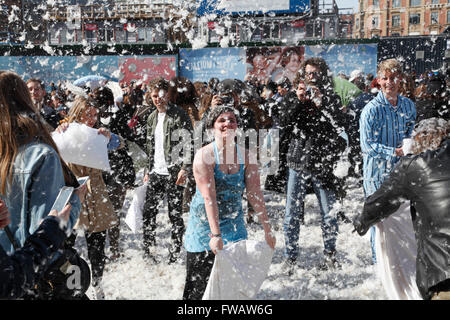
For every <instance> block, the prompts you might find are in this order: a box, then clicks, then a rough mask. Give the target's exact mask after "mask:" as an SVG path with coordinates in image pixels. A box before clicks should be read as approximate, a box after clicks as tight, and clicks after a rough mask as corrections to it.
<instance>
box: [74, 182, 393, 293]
mask: <svg viewBox="0 0 450 320" xmlns="http://www.w3.org/2000/svg"><path fill="white" fill-rule="evenodd" d="M349 180H350V181H349V182H348V183H349V188H348V191H347V197H346V198H345V200H344V202H343V211H344V212H345V214H346V216H347V217H348V218H350V219H352V218H353V217H355V216H356V215H357V214H359V213H360V212H361V210H362V205H363V191H362V187H361V186H360V185H358V183H357V181H356V180H355V179H353V180H352V179H349ZM263 193H264V198H265V200H266V206H267V210H268V213H269V216H270V218H271V223H272V227H273V231H274V233H275V235H276V238H277V244H276V248H275V252H274V256H273V259H272V265H271V267H270V269H269V273H268V275H267V278H266V280H265V281H264V283H263V284H262V286H261V289H260V291H259V293H258V295H257V297H256V299H257V300H328V299H331V300H382V299H387V297H386V295H385V292H384V290H383V287H382V285H381V282H380V280H379V279H378V278H377V275H376V269H375V267H374V265H372V262H371V251H370V240H369V233H367V234H366V235H365V236H364V237H360V236H359V235H358V234H357V233H356V232H355V233H353V232H352V231H353V225H352V224H351V223H346V222H343V221H340V222H339V235H338V238H337V251H338V253H337V257H338V259H339V261H340V263H341V264H342V269H341V270H334V271H320V270H318V268H317V266H318V264H319V263H320V262H321V261H322V258H323V240H322V231H321V227H320V213H319V206H318V203H317V199H316V197H315V195H314V194H309V195H307V197H306V202H305V223H304V225H302V226H301V228H300V248H301V249H300V254H299V258H298V261H297V268H296V270H295V272H294V274H293V275H291V276H288V275H287V274H286V273H285V271H284V269H283V268H282V266H283V260H284V259H283V249H284V235H283V217H284V205H285V201H286V199H285V197H284V196H282V195H280V194H276V193H272V192H267V191H263ZM132 195H133V191H132V190H130V191H129V192H128V193H127V200H126V201H125V204H124V208H123V212H122V221H121V249H122V251H123V256H122V257H121V258H120V259H119V260H117V261H114V262H110V261H108V262H107V263H106V267H105V272H104V277H103V289H104V292H105V299H107V300H116V299H120V300H133V299H139V300H180V299H182V295H183V289H184V282H185V275H186V270H185V269H186V267H185V261H186V251H185V250H184V248H183V249H182V253H181V257H180V259H179V260H178V261H177V262H176V263H174V264H170V265H169V264H168V263H167V261H168V255H169V246H170V234H171V232H170V227H171V224H170V221H169V219H168V215H167V209H165V208H163V209H161V210H160V213H159V215H158V216H157V222H158V228H157V241H158V245H157V246H156V251H155V253H156V258H157V260H158V261H159V263H158V264H152V263H150V262H146V261H144V259H143V250H142V232H139V233H137V234H134V233H133V232H131V230H130V229H129V227H128V226H127V225H126V223H125V222H124V216H125V214H126V209H127V208H128V206H129V202H130V200H131V198H132ZM244 203H245V201H244ZM244 209H245V204H244ZM184 219H185V223H187V214H185V215H184ZM247 230H248V234H249V235H248V238H249V239H255V240H261V241H264V232H263V229H262V227H261V225H260V224H259V223H251V224H248V225H247ZM76 247H77V249H78V250H79V252H80V253H81V255H82V256H83V257H84V258H86V257H87V248H86V243H85V241H84V237H78V238H77V242H76ZM106 250H107V255H108V256H109V255H110V252H109V247H108V244H107V249H106ZM87 294H88V296H89V297H90V298H91V299H95V294H94V291H93V289H92V287H91V288H89V290H88V292H87Z"/></svg>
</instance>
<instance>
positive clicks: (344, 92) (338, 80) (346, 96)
mask: <svg viewBox="0 0 450 320" xmlns="http://www.w3.org/2000/svg"><path fill="white" fill-rule="evenodd" d="M333 89H334V92H336V93H337V94H338V96H339V97H340V98H341V104H342V107H341V109H342V111H343V112H345V111H346V109H347V106H348V104H349V103H350V101H351V100H352V99H354V98H356V97H357V96H359V95H360V93H361V90H360V89H359V88H358V87H357V86H356V85H355V84H353V83H352V82H351V81H349V80H347V79H345V78H342V77H339V76H337V77H333Z"/></svg>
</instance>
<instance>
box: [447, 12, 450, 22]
mask: <svg viewBox="0 0 450 320" xmlns="http://www.w3.org/2000/svg"><path fill="white" fill-rule="evenodd" d="M447 23H450V11H447Z"/></svg>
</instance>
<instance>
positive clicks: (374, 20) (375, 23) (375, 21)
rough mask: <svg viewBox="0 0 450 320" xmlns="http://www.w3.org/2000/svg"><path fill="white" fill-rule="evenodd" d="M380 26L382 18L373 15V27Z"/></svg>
mask: <svg viewBox="0 0 450 320" xmlns="http://www.w3.org/2000/svg"><path fill="white" fill-rule="evenodd" d="M379 26H380V19H379V18H378V17H372V28H374V29H378V28H379Z"/></svg>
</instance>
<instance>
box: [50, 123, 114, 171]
mask: <svg viewBox="0 0 450 320" xmlns="http://www.w3.org/2000/svg"><path fill="white" fill-rule="evenodd" d="M52 137H53V140H54V141H55V143H56V146H57V147H58V150H59V152H60V154H61V157H62V158H63V160H64V161H65V162H67V163H73V164H78V165H82V166H85V167H89V168H95V169H101V170H104V171H111V167H110V165H109V159H108V148H107V145H108V138H107V137H105V136H104V135H102V134H98V132H97V129H93V128H90V127H88V126H86V125H84V124H80V123H74V122H72V123H70V124H69V126H68V128H67V130H66V131H64V132H63V133H58V132H56V131H54V132H53V133H52Z"/></svg>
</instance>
